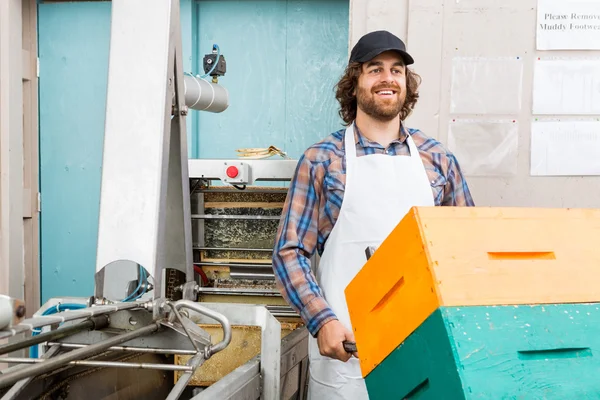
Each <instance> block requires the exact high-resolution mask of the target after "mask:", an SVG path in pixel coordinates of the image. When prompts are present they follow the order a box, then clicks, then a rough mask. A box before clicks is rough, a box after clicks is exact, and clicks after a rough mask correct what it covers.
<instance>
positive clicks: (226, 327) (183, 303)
mask: <svg viewBox="0 0 600 400" xmlns="http://www.w3.org/2000/svg"><path fill="white" fill-rule="evenodd" d="M175 307H176V308H177V310H179V309H180V308H188V309H190V310H193V311H196V312H197V313H200V314H203V315H206V316H207V317H210V318H212V319H214V320H216V321H219V323H220V324H221V326H222V327H223V340H221V341H220V342H219V343H217V344H213V345H211V346H209V347H208V348H207V349H206V352H205V358H206V359H208V358H209V357H210V356H212V355H213V354H215V353H218V352H219V351H221V350H223V349H224V348H226V347H227V346H228V345H229V343H230V342H231V324H230V323H229V320H228V319H227V317H225V316H224V315H223V314H220V313H218V312H216V311H214V310H211V309H210V308H207V307H204V306H201V305H200V304H198V303H195V302H193V301H190V300H179V301H176V302H175Z"/></svg>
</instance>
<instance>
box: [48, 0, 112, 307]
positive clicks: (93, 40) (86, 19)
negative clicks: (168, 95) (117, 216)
mask: <svg viewBox="0 0 600 400" xmlns="http://www.w3.org/2000/svg"><path fill="white" fill-rule="evenodd" d="M110 10H111V7H110V3H109V2H93V3H59V4H40V5H39V57H40V78H39V96H40V97H39V110H40V111H39V112H40V188H41V198H42V212H41V222H40V228H41V286H42V293H41V297H42V302H44V301H46V300H48V298H50V297H55V296H90V295H92V294H93V288H94V286H93V282H94V269H95V263H96V242H97V230H98V209H99V199H100V177H101V167H102V165H101V164H102V142H103V138H104V113H105V101H106V81H107V72H108V44H109V38H110Z"/></svg>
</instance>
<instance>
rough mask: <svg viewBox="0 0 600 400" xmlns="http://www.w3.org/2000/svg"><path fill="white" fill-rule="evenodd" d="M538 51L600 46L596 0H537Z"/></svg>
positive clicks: (598, 11)
mask: <svg viewBox="0 0 600 400" xmlns="http://www.w3.org/2000/svg"><path fill="white" fill-rule="evenodd" d="M536 39H537V40H536V42H537V49H538V50H597V49H600V5H599V2H598V0H538V8H537V37H536Z"/></svg>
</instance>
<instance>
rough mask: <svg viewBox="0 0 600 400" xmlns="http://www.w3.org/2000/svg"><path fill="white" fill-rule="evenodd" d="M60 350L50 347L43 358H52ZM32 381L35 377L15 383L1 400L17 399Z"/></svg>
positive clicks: (56, 347)
mask: <svg viewBox="0 0 600 400" xmlns="http://www.w3.org/2000/svg"><path fill="white" fill-rule="evenodd" d="M58 350H59V348H58V346H54V347H50V348H49V349H48V351H46V352H45V353H44V354H42V358H50V357H52V356H54V354H56V353H57V352H58ZM23 366H24V365H23ZM24 367H25V366H24ZM32 379H33V377H28V378H25V379H21V380H20V381H19V382H17V383H15V384H14V385H13V387H11V388H10V390H9V391H8V392H6V393H5V394H4V396H2V399H1V400H13V399H14V398H15V397H17V396H18V395H19V394H20V393H21V392H22V391H23V389H25V386H27V385H28V384H29V382H31V381H32Z"/></svg>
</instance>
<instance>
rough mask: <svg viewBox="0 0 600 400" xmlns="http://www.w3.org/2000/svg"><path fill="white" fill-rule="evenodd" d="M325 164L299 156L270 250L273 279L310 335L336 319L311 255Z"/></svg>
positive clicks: (315, 242)
mask: <svg viewBox="0 0 600 400" xmlns="http://www.w3.org/2000/svg"><path fill="white" fill-rule="evenodd" d="M324 174H325V168H324V167H323V165H321V164H319V163H313V162H311V161H310V160H309V159H307V158H306V156H304V155H303V156H302V157H301V158H300V159H299V161H298V165H297V167H296V172H295V174H294V177H293V179H292V181H291V183H290V187H289V190H288V194H287V197H286V201H285V203H284V207H283V212H282V215H281V220H280V223H279V227H278V230H277V236H276V238H275V246H274V250H273V270H274V274H275V281H276V283H277V287H278V288H279V290H280V292H281V294H282V296H283V298H284V299H285V300H286V301H287V302H288V303H289V304H290V306H291V307H292V308H293V309H294V310H295V311H296V312H298V313H299V314H300V316H301V317H302V319H303V320H304V322H305V323H306V326H307V329H308V331H309V332H310V333H311V335H313V336H316V335H317V333H318V331H319V329H321V327H322V326H323V325H324V324H325V323H327V322H329V321H331V320H333V319H337V317H336V315H335V314H334V312H333V310H332V309H331V308H330V306H329V304H327V301H326V300H325V298H324V297H323V293H322V291H321V288H320V287H319V285H318V283H317V281H316V279H315V276H314V274H313V273H312V271H311V258H312V256H313V255H314V253H315V250H316V246H317V238H318V222H319V209H320V203H321V196H322V190H321V189H322V186H323V177H324Z"/></svg>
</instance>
